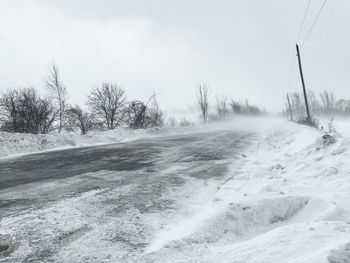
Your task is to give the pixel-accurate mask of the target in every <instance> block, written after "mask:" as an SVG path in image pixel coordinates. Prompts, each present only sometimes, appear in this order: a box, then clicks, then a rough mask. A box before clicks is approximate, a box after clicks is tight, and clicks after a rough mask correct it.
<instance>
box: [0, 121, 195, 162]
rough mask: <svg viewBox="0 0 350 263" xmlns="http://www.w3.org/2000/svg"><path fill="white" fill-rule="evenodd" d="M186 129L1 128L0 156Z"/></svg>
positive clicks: (129, 138)
mask: <svg viewBox="0 0 350 263" xmlns="http://www.w3.org/2000/svg"><path fill="white" fill-rule="evenodd" d="M189 129H191V127H175V128H174V127H172V128H167V127H164V128H150V129H139V130H132V129H128V128H117V129H115V130H111V131H96V132H91V133H89V134H87V135H80V134H78V133H73V132H71V133H61V134H58V133H51V134H23V133H8V132H0V157H4V156H13V155H21V154H26V153H34V152H39V151H47V150H58V149H65V148H71V147H82V146H90V145H100V144H109V143H117V142H122V141H126V140H135V139H139V138H144V137H151V136H155V135H162V134H176V133H181V132H184V131H187V130H189ZM193 129H194V128H193Z"/></svg>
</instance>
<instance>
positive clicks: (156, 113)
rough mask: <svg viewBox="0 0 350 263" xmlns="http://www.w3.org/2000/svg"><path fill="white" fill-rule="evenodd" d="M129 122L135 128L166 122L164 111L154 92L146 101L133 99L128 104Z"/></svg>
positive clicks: (154, 125) (160, 124) (156, 125)
mask: <svg viewBox="0 0 350 263" xmlns="http://www.w3.org/2000/svg"><path fill="white" fill-rule="evenodd" d="M127 112H128V122H129V123H130V127H131V128H133V129H140V128H149V127H159V126H162V125H163V124H164V117H163V112H162V111H161V110H160V108H159V105H158V102H157V100H156V94H153V95H152V96H151V97H150V98H149V99H148V101H147V102H146V103H144V102H142V101H132V102H130V103H129V106H128V110H127Z"/></svg>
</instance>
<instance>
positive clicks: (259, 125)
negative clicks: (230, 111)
mask: <svg viewBox="0 0 350 263" xmlns="http://www.w3.org/2000/svg"><path fill="white" fill-rule="evenodd" d="M324 123H326V122H324ZM238 124H239V126H238ZM323 125H324V124H323ZM238 127H240V128H238ZM324 127H325V129H327V127H326V125H324ZM334 127H335V128H336V129H337V131H338V132H332V133H331V135H334V137H335V139H336V142H335V143H333V144H329V145H328V144H325V143H324V141H323V140H322V136H323V135H324V131H319V130H316V129H313V128H309V127H307V126H301V125H297V124H294V123H290V122H287V121H284V120H280V119H273V118H256V119H244V120H236V121H234V122H233V123H232V129H236V130H241V131H254V134H255V135H254V136H253V137H251V138H252V139H251V140H252V142H251V145H250V146H249V148H247V149H244V151H242V152H241V153H240V154H241V158H239V159H234V160H232V165H231V168H230V169H229V171H228V172H227V174H226V176H224V177H220V178H217V179H215V178H209V179H205V178H196V177H193V176H192V177H189V176H186V173H185V171H186V167H185V166H186V165H187V163H186V162H184V163H182V164H174V165H173V166H169V164H168V163H164V168H165V167H166V169H165V170H162V172H161V174H162V175H157V177H156V178H155V179H154V181H153V179H152V181H147V180H151V179H145V180H146V182H145V183H146V185H150V184H151V185H152V184H154V186H157V187H158V183H160V182H161V181H162V180H164V182H166V183H171V180H173V179H174V178H177V180H180V181H181V180H183V182H182V181H181V183H179V182H180V181H177V183H176V184H174V186H173V187H172V188H171V189H172V191H168V190H167V189H163V188H161V191H160V193H161V194H160V196H158V195H157V196H154V198H155V197H157V198H160V199H162V200H166V201H167V202H170V200H171V202H170V203H169V209H165V210H162V211H163V212H160V213H158V212H152V210H151V209H150V210H149V211H150V212H148V213H143V212H140V211H141V210H139V209H138V208H137V206H135V207H134V208H132V209H128V210H126V211H127V212H125V213H121V214H120V216H119V217H113V216H112V214H111V212H112V211H113V210H114V209H115V207H116V206H129V205H130V202H129V201H128V202H125V198H127V197H128V196H130V195H137V196H139V198H140V199H143V198H144V196H143V194H144V193H143V191H145V188H144V186H140V187H139V186H138V185H137V184H136V181H135V183H134V184H132V185H124V186H122V187H121V188H118V189H113V188H112V190H110V191H104V190H101V189H96V190H92V191H89V192H85V193H83V194H81V195H77V196H74V197H73V198H69V199H64V200H62V201H59V202H56V203H55V204H53V205H52V206H48V207H43V208H42V209H39V210H33V211H31V213H30V214H25V213H24V214H22V213H20V214H18V215H15V216H9V217H5V218H4V219H2V220H1V221H0V236H2V237H3V238H6V235H8V236H14V235H15V233H17V232H18V227H20V229H22V230H21V231H22V232H24V231H27V230H25V225H26V224H28V222H30V224H31V226H32V233H31V235H32V236H31V238H30V240H28V242H27V243H24V244H27V247H26V246H25V245H22V246H21V247H20V248H19V249H18V250H17V251H16V253H17V255H16V256H18V257H19V256H20V253H23V255H27V253H28V251H30V250H31V249H32V247H33V244H35V242H39V240H40V241H42V240H43V239H44V240H46V243H47V246H48V247H47V248H49V247H52V246H54V244H57V243H60V242H61V243H62V244H69V246H64V248H63V249H61V250H58V252H57V254H55V256H54V257H53V261H55V262H223V263H225V262H227V263H228V262H233V263H242V262H246V263H248V262H249V263H250V262H259V263H263V262H264V263H265V262H269V263H270V262H276V263H277V262H290V263H292V262H293V263H296V262H299V263H301V262H305V263H306V262H308V263H309V262H311V263H312V262H314V263H322V262H325V263H326V262H331V263H346V262H350V162H349V157H350V120H345V119H343V120H335V121H334ZM217 129H219V127H217ZM175 155H176V154H175V152H174V153H173V152H171V153H170V154H169V156H168V157H169V158H170V157H174V156H175ZM168 157H167V156H163V158H162V161H163V160H164V162H165V159H166V158H168ZM220 162H221V160H219V161H216V165H218V164H220ZM210 164H211V163H210V162H207V164H206V165H207V166H205V167H204V168H203V169H207V170H209V169H210ZM143 173H144V172H143V171H140V172H139V173H134V174H131V173H130V174H129V173H128V174H126V177H125V178H130V176H135V177H137V178H142V176H143ZM163 175H166V177H162V176H163ZM87 176H88V177H91V178H95V179H96V180H97V178H101V177H103V178H105V179H106V180H110V181H111V182H112V180H114V179H115V180H125V179H123V175H120V174H116V173H115V172H113V171H104V172H103V171H101V172H100V173H99V174H97V173H96V174H89V175H81V176H78V177H72V178H69V179H65V180H64V181H62V182H59V183H58V184H57V183H55V184H53V185H52V188H50V187H49V188H47V186H46V187H45V189H44V190H45V191H48V192H49V191H53V190H52V189H55V188H57V189H59V188H60V187H62V188H64V187H68V185H73V184H81V183H82V182H83V181H84V180H85V179H84V178H85V177H87ZM114 177H115V178H114ZM113 178H114V179H113ZM33 187H34V188H33V190H32V191H30V193H28V191H27V190H26V189H27V187H23V188H19V189H16V191H18V196H22V195H23V196H25V195H28V194H32V195H33V196H34V195H36V193H37V191H38V192H41V191H42V189H41V186H40V184H37V183H36V184H34V185H33ZM35 189H37V191H36V190H35ZM40 189H41V190H40ZM135 189H136V192H135ZM54 191H56V190H54ZM147 191H148V190H147ZM9 194H13V192H10V190H6V191H3V192H2V196H3V197H6V195H9ZM42 195H44V193H42ZM147 198H150V199H149V200H148V199H147V200H148V201H147V202H149V205H150V206H149V207H150V208H152V209H153V208H154V207H153V206H152V204H153V205H154V203H153V202H152V198H153V197H152V192H147ZM107 200H108V202H107ZM123 200H124V201H123ZM175 208H176V209H175ZM97 219H98V220H100V221H98V220H97ZM101 220H102V221H101ZM43 224H44V225H45V226H46V227H45V229H42V226H43ZM39 233H40V235H39ZM62 233H63V234H62ZM52 237H55V238H52ZM125 240H127V243H128V244H129V245H130V246H135V249H134V250H133V252H128V253H124V251H127V250H126V248H125V246H124V245H123V244H126V243H125V242H124V241H125ZM51 242H52V244H51ZM123 242H124V243H123ZM140 244H142V246H141V248H140ZM0 245H1V239H0ZM41 253H42V254H43V255H44V256H45V255H46V254H45V253H49V252H48V250H46V248H45V247H43V250H42V251H41ZM50 253H51V252H50ZM55 253H56V252H55ZM0 262H2V261H1V257H0ZM4 262H5V261H4Z"/></svg>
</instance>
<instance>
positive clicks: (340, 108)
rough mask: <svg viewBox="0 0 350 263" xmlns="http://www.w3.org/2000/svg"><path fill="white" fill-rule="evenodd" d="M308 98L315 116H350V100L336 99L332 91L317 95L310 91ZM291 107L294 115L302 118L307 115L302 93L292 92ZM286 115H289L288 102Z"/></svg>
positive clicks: (290, 97)
mask: <svg viewBox="0 0 350 263" xmlns="http://www.w3.org/2000/svg"><path fill="white" fill-rule="evenodd" d="M307 98H308V102H309V108H310V111H311V112H312V114H313V115H334V114H336V115H349V114H350V100H346V99H336V97H335V95H334V94H333V92H331V91H326V90H325V91H323V92H321V93H319V94H318V96H317V95H316V93H315V92H313V91H308V93H307ZM289 99H290V105H291V110H292V113H293V115H294V116H295V117H296V118H301V117H302V116H304V115H305V104H304V97H303V95H302V94H301V93H298V92H292V93H290V94H289ZM285 106H286V110H285V112H286V113H289V106H288V102H286V105H285Z"/></svg>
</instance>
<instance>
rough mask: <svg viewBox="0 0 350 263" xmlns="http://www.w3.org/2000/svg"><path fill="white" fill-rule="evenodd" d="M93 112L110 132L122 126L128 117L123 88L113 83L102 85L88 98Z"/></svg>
mask: <svg viewBox="0 0 350 263" xmlns="http://www.w3.org/2000/svg"><path fill="white" fill-rule="evenodd" d="M87 104H88V105H89V106H90V108H91V110H92V112H93V113H94V114H96V115H97V116H98V117H100V118H102V119H103V120H104V121H105V123H106V125H107V128H108V129H109V130H113V129H114V128H115V127H116V126H118V125H119V124H120V122H121V121H122V120H124V117H125V115H126V108H125V106H126V97H125V92H124V90H123V89H122V88H120V87H119V86H117V84H113V83H102V86H101V87H97V88H95V89H94V90H93V91H92V92H91V94H90V95H89V97H88V102H87Z"/></svg>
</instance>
